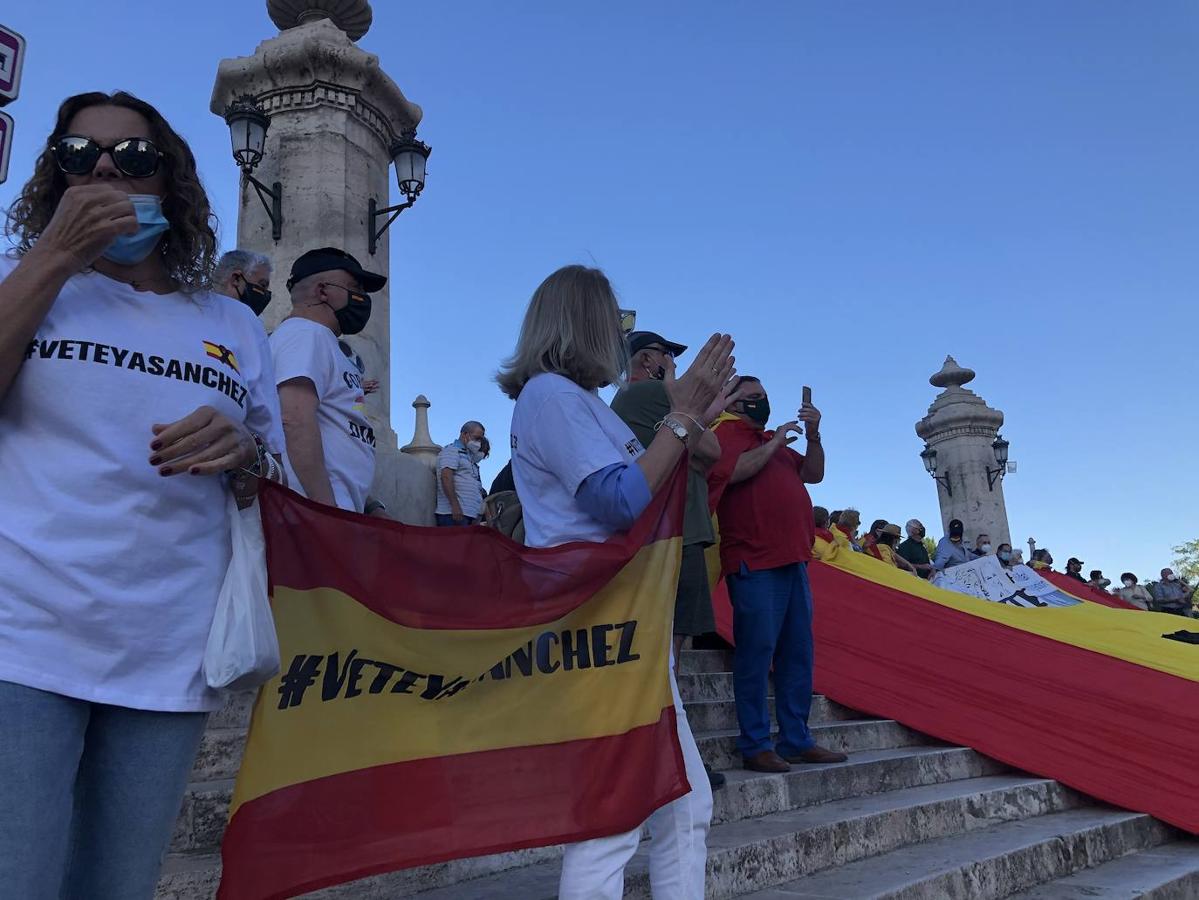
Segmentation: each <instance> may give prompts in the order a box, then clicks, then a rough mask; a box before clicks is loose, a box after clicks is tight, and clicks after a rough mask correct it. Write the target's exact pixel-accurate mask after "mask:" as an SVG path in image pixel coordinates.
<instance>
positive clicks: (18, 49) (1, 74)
mask: <svg viewBox="0 0 1199 900" xmlns="http://www.w3.org/2000/svg"><path fill="white" fill-rule="evenodd" d="M24 65H25V38H23V37H21V36H20V35H19V34H17V33H16V32H15V31H11V30H10V29H8V28H5V27H4V26H3V25H0V106H4V105H5V104H7V103H12V102H13V101H14V100H16V99H17V95H18V94H20V93H21V67H22V66H24Z"/></svg>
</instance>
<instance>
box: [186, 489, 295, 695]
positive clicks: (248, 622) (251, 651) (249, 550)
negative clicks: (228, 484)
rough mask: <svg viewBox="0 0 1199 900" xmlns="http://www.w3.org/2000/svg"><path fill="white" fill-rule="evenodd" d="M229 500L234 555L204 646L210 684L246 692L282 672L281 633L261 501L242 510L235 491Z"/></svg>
mask: <svg viewBox="0 0 1199 900" xmlns="http://www.w3.org/2000/svg"><path fill="white" fill-rule="evenodd" d="M226 502H227V504H228V511H229V529H230V531H231V533H232V538H233V555H232V556H231V557H230V559H229V568H228V570H227V571H226V572H225V580H224V582H223V583H222V584H221V593H220V595H219V596H218V597H217V601H216V615H214V616H213V618H212V629H211V630H210V631H209V632H208V646H207V647H205V648H204V678H205V679H206V680H207V682H208V686H209V687H213V688H224V689H226V690H230V691H244V690H249V689H251V688H256V687H258V686H259V685H260V684H262V683H263V682H265V681H267V680H268V679H270V678H271V677H272V676H274V675H275V674H276V673H277V672H278V671H279V638H278V636H277V635H276V634H275V620H274V618H272V616H271V602H270V598H269V597H268V595H267V581H266V540H265V538H264V537H263V535H262V518H261V515H260V514H259V511H258V504H257V503H253V504H251V505H250V506H249V507H248V508H247V509H238V508H237V501H236V500H235V499H234V498H233V494H232V493H229V494H228V500H227V501H226Z"/></svg>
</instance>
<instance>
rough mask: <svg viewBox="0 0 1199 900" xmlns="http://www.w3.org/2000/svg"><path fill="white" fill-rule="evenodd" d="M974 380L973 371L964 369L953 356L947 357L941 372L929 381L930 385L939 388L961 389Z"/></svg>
mask: <svg viewBox="0 0 1199 900" xmlns="http://www.w3.org/2000/svg"><path fill="white" fill-rule="evenodd" d="M973 380H974V370H973V369H963V368H962V367H961V366H959V365H958V361H957V360H956V359H954V358H953V357H952V356H947V357H945V365H943V366H941V371H940V372H937V373H936V374H935V375H933V376H932V377H931V378H929V379H928V383H929V384H931V385H932V386H933V387H939V388H960V387H961V386H962V385H963V384H969V383H970V382H971V381H973Z"/></svg>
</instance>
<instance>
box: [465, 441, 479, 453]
mask: <svg viewBox="0 0 1199 900" xmlns="http://www.w3.org/2000/svg"><path fill="white" fill-rule="evenodd" d="M466 449H467V450H469V451H470V452H471V453H479V452H481V451H482V450H483V442H482V441H467V442H466Z"/></svg>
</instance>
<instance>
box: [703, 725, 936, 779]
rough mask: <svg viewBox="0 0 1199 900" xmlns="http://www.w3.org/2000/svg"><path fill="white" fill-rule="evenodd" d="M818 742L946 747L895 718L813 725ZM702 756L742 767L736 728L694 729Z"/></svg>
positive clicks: (849, 746) (842, 746)
mask: <svg viewBox="0 0 1199 900" xmlns="http://www.w3.org/2000/svg"><path fill="white" fill-rule="evenodd" d="M811 732H812V737H813V738H815V740H816V742H817V743H818V744H820V745H821V746H823V747H827V748H828V749H830V750H840V751H842V752H845V753H859V752H861V751H863V750H888V749H894V748H897V747H919V746H928V745H937V746H942V747H944V746H947V745H945V744H944V743H942V742H940V741H938V740H937V739H936V738H932V737H929V736H928V735H924V734H921V733H920V732H918V731H913V730H912V729H910V728H906V727H904V726H903V725H900V724H899V723H898V722H896V721H894V720H893V719H859V720H853V721H848V722H826V723H823V724H814V725H812V727H811ZM693 733H694V734H695V743H696V744H697V745H698V746H699V752H700V755H701V756H703V758H704V762H706V763H707V764H708V765H709V766H711V767H712V768H713V769H719V770H725V769H740V768H741V767H742V765H741V754H740V752H738V750H737V729H735V728H726V729H720V730H717V731H694V732H693Z"/></svg>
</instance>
